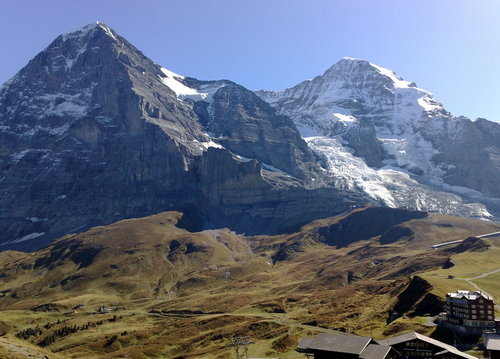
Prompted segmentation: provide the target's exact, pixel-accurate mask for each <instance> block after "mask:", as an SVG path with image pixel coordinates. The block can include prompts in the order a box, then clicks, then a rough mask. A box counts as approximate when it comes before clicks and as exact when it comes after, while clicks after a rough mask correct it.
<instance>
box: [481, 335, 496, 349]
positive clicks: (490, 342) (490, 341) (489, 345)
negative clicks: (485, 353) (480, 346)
mask: <svg viewBox="0 0 500 359" xmlns="http://www.w3.org/2000/svg"><path fill="white" fill-rule="evenodd" d="M484 345H485V346H486V350H500V336H499V337H490V338H488V337H486V338H485V343H484Z"/></svg>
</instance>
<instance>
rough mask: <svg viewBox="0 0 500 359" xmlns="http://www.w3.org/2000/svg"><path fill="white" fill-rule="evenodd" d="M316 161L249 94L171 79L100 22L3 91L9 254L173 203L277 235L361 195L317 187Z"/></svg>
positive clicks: (282, 119)
mask: <svg viewBox="0 0 500 359" xmlns="http://www.w3.org/2000/svg"><path fill="white" fill-rule="evenodd" d="M318 167H319V166H318V164H317V163H316V156H315V154H314V153H313V152H312V151H311V150H310V149H309V147H308V145H307V144H306V142H305V141H304V140H303V139H302V138H301V136H300V134H299V132H298V131H297V129H296V128H295V126H294V124H293V122H292V121H291V120H290V119H289V118H288V117H286V116H283V115H279V114H277V113H276V111H275V110H274V109H273V108H272V107H271V106H270V105H269V104H267V103H266V102H264V101H263V100H261V99H260V98H259V97H258V96H256V95H255V94H254V93H253V92H252V91H249V90H247V89H245V88H243V87H241V86H239V85H237V84H234V83H232V82H230V81H212V82H206V81H198V80H196V79H192V78H185V77H183V76H180V75H177V74H174V73H172V72H170V71H168V70H166V69H164V68H162V67H161V66H159V65H157V64H155V63H154V62H153V61H151V60H149V59H148V58H147V57H145V56H144V55H143V54H142V53H141V52H140V51H139V50H137V49H136V48H135V47H134V46H132V45H131V44H130V43H128V42H127V41H126V40H125V39H124V38H122V37H120V36H119V35H118V34H116V32H114V31H113V30H112V29H110V28H109V27H108V26H106V25H104V24H101V23H96V24H92V25H89V26H86V27H84V28H81V29H79V30H76V31H73V32H71V33H68V34H64V35H61V36H59V37H58V38H57V39H55V40H54V41H53V42H52V43H51V44H50V45H49V46H48V47H47V48H46V49H45V50H44V51H42V52H41V53H39V54H38V55H37V56H36V57H35V58H34V59H33V60H31V61H30V62H29V63H28V65H27V66H26V67H24V68H23V69H22V70H21V71H20V72H19V73H18V74H16V75H15V76H14V77H13V78H12V79H11V80H9V81H8V82H7V83H5V84H4V85H3V86H2V87H1V88H0V192H1V196H0V246H1V247H0V250H5V249H9V248H15V249H24V250H33V249H36V248H39V247H41V246H43V245H46V244H47V243H49V242H50V241H51V240H53V239H54V238H57V237H59V236H61V235H63V234H67V233H72V232H80V231H82V230H84V229H86V228H88V227H91V226H95V225H100V224H106V223H110V222H113V221H116V220H118V219H123V218H130V217H138V216H143V215H149V214H153V213H157V212H160V211H163V210H167V209H177V210H184V211H185V212H186V213H187V216H186V218H187V219H186V221H185V222H186V223H185V225H186V226H191V227H196V228H201V227H203V228H206V227H210V226H211V225H212V224H213V223H216V224H217V225H218V224H224V225H228V224H230V225H231V226H232V227H233V228H234V229H236V230H239V231H244V232H248V233H260V232H262V233H265V232H269V233H272V232H276V231H278V230H282V229H284V228H287V227H289V226H293V225H297V224H298V223H304V222H305V221H307V220H311V219H314V218H317V217H322V216H327V215H332V214H335V213H338V212H340V211H344V210H347V209H349V208H351V207H352V206H353V204H359V203H361V202H363V201H364V200H363V199H362V198H360V197H359V196H356V195H355V194H351V195H348V194H343V193H342V192H341V191H338V190H336V189H334V188H329V189H322V188H319V187H321V186H320V185H319V183H320V182H321V179H320V177H321V176H319V175H318V174H317V173H318ZM316 183H318V184H316ZM316 199H317V201H316ZM299 205H300V206H301V208H302V209H303V212H302V213H301V214H300V215H299V214H297V213H296V212H297V211H296V208H297V206H299ZM212 222H213V223H212Z"/></svg>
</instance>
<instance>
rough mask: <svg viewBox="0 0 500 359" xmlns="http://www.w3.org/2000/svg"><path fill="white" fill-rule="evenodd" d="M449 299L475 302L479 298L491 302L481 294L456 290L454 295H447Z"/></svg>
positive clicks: (485, 295) (486, 296)
mask: <svg viewBox="0 0 500 359" xmlns="http://www.w3.org/2000/svg"><path fill="white" fill-rule="evenodd" d="M448 296H449V297H450V298H466V299H469V300H476V299H478V298H480V297H483V298H484V299H488V300H493V298H491V297H490V296H489V295H488V294H486V293H483V292H476V291H469V290H457V291H456V292H455V293H448Z"/></svg>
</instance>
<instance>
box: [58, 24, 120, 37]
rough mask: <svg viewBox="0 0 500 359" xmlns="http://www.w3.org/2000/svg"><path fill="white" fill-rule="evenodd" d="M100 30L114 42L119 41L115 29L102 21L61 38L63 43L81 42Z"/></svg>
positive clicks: (63, 35)
mask: <svg viewBox="0 0 500 359" xmlns="http://www.w3.org/2000/svg"><path fill="white" fill-rule="evenodd" d="M98 30H102V31H103V32H104V33H105V34H106V35H108V36H109V37H110V38H112V39H113V40H117V39H118V38H117V34H116V32H115V31H114V30H113V29H111V28H110V27H109V26H108V25H106V24H104V23H102V22H100V21H96V22H94V23H91V24H88V25H85V26H83V27H80V28H78V29H75V30H73V31H70V32H68V33H65V34H62V35H61V37H62V40H63V41H68V40H80V39H84V38H87V37H88V36H89V35H91V34H93V33H94V32H95V31H98Z"/></svg>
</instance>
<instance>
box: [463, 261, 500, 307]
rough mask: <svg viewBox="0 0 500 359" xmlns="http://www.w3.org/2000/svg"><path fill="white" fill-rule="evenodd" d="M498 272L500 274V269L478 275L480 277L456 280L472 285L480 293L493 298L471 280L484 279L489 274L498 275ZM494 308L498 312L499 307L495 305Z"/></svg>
mask: <svg viewBox="0 0 500 359" xmlns="http://www.w3.org/2000/svg"><path fill="white" fill-rule="evenodd" d="M498 272H500V268H498V269H495V270H492V271H490V272H486V273H483V274H480V275H478V276H475V277H472V278H458V279H462V280H465V281H466V282H467V283H469V284H470V285H472V286H473V287H474V288H476V289H477V290H479V291H480V292H483V293H484V294H486V295H487V296H489V297H491V298H493V296H492V295H491V294H490V293H488V292H486V291H485V290H484V289H481V287H479V286H478V285H477V284H476V283H474V282H473V280H474V279H479V278H484V277H487V276H489V275H491V274H494V273H498ZM495 308H497V309H498V310H500V305H499V304H496V305H495Z"/></svg>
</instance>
